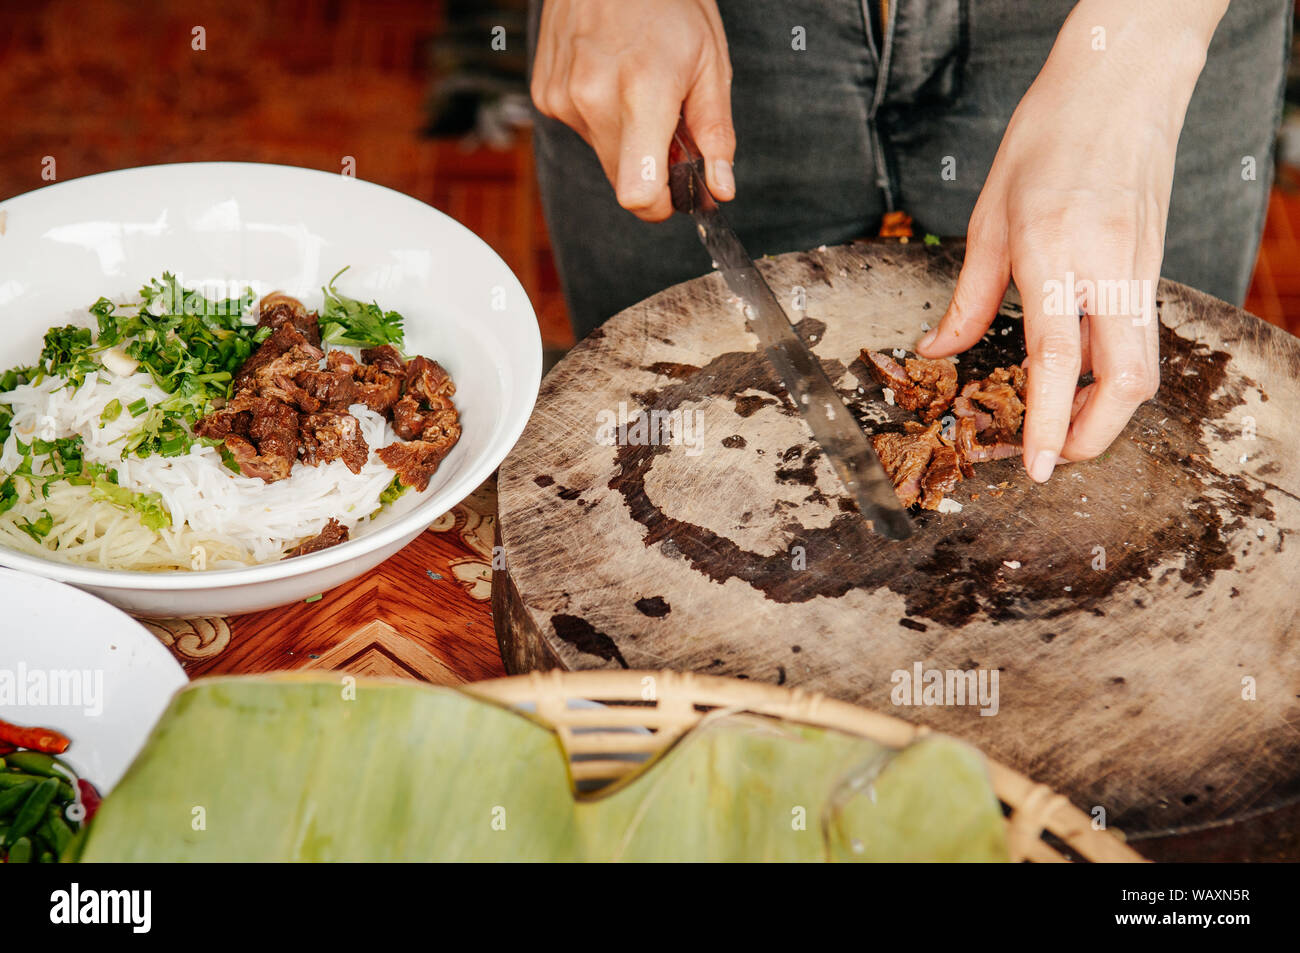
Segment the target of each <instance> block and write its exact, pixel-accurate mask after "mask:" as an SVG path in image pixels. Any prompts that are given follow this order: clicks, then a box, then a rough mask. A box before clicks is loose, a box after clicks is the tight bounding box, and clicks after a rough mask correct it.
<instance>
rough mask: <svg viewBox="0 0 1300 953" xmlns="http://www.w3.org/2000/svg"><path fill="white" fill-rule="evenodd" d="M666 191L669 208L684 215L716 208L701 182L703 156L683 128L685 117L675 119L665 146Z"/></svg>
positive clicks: (684, 127)
mask: <svg viewBox="0 0 1300 953" xmlns="http://www.w3.org/2000/svg"><path fill="white" fill-rule="evenodd" d="M668 189H669V191H670V192H671V193H672V198H673V208H675V209H676V210H677V211H679V212H682V213H684V214H686V215H690V214H691V213H693V212H695V211H697V210H704V211H707V210H711V209H715V208H717V202H715V201H714V199H713V195H712V194H710V192H709V187H708V186H707V185H705V182H704V156H703V154H701V152H700V149H699V146H697V145H696V144H695V139H694V138H693V137H692V136H691V131H690V130H689V129H687V128H686V117H685V116H679V117H678V119H677V131H676V132H674V133H673V139H672V142H670V143H669V144H668Z"/></svg>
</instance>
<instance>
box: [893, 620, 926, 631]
mask: <svg viewBox="0 0 1300 953" xmlns="http://www.w3.org/2000/svg"><path fill="white" fill-rule="evenodd" d="M898 624H899V625H901V626H902V627H903V628H905V629H911V630H912V631H913V632H925V631H927V630H928V629H929V628H930V627H929V626H928V625H926V624H925V623H924V622H917V621H916V620H915V619H899V620H898Z"/></svg>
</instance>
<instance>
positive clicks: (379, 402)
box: [356, 364, 402, 414]
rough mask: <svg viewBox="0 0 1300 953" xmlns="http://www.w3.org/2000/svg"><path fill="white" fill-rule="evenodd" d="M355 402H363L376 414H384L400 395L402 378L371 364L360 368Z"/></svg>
mask: <svg viewBox="0 0 1300 953" xmlns="http://www.w3.org/2000/svg"><path fill="white" fill-rule="evenodd" d="M360 372H361V377H360V380H359V381H358V383H357V399H356V403H359V404H365V405H366V406H367V407H369V408H370V409H371V410H373V411H374V412H375V413H377V414H386V413H388V411H389V410H391V409H392V407H393V405H394V404H395V403H397V401H398V399H399V398H400V397H401V396H402V378H401V376H400V375H398V374H390V373H388V372H387V371H385V370H383V369H382V368H379V367H376V366H374V365H373V364H364V365H362V366H361V368H360Z"/></svg>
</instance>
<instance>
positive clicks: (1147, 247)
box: [917, 0, 1226, 482]
mask: <svg viewBox="0 0 1300 953" xmlns="http://www.w3.org/2000/svg"><path fill="white" fill-rule="evenodd" d="M1166 5H1167V0H1166V2H1155V3H1151V4H1140V5H1137V9H1140V10H1141V11H1144V12H1141V13H1134V12H1133V10H1134V8H1128V7H1127V6H1126V0H1125V3H1119V2H1118V0H1084V2H1082V3H1080V4H1079V5H1078V6H1077V7H1075V9H1074V12H1072V13H1071V15H1070V17H1069V19H1068V20H1067V21H1066V24H1065V26H1064V27H1063V28H1062V30H1061V33H1060V35H1059V36H1058V38H1057V41H1056V45H1055V47H1054V48H1053V51H1052V54H1051V56H1050V57H1049V59H1048V61H1047V64H1046V65H1045V66H1044V68H1043V71H1042V72H1041V73H1040V74H1039V76H1038V78H1037V79H1036V80H1035V81H1034V83H1033V85H1032V86H1031V87H1030V88H1029V91H1028V92H1027V93H1026V94H1025V96H1024V98H1023V99H1022V100H1021V102H1020V104H1019V106H1018V107H1017V108H1016V111H1015V113H1014V115H1013V116H1012V118H1011V121H1010V123H1009V124H1008V126H1007V130H1006V133H1005V135H1004V136H1003V140H1002V145H1001V147H1000V148H999V149H998V153H997V156H996V158H995V159H994V161H993V167H992V169H991V170H990V172H989V176H988V179H987V180H986V182H985V184H984V188H983V191H982V192H981V193H980V197H979V201H978V202H977V203H976V206H975V210H974V212H973V213H972V214H971V219H970V224H969V228H968V232H967V246H966V260H965V262H964V263H963V265H962V269H961V274H960V276H959V278H958V281H957V287H956V290H955V291H954V294H953V298H952V302H951V304H950V305H949V306H948V310H947V312H946V313H945V314H944V316H943V320H942V321H941V322H940V324H939V326H938V327H937V328H936V329H934V330H933V331H931V332H930V333H929V334H927V335H926V336H925V337H924V338H923V339H922V340H921V342H920V343H919V344H918V345H917V352H918V353H920V354H921V355H922V356H924V357H929V358H935V357H944V356H947V355H951V354H956V353H958V352H961V351H964V350H966V349H967V348H970V347H971V346H973V345H974V344H976V343H977V342H978V341H979V340H980V338H981V337H982V336H983V335H984V333H985V332H986V331H987V330H988V327H989V325H990V324H991V323H992V321H993V318H994V317H995V315H996V314H997V310H998V307H999V305H1000V304H1001V302H1002V297H1003V294H1004V293H1005V291H1006V287H1007V281H1008V279H1014V280H1015V283H1016V287H1017V288H1018V289H1019V290H1020V296H1021V299H1022V302H1023V306H1024V330H1025V349H1026V352H1027V353H1028V355H1029V357H1028V361H1027V366H1028V389H1027V394H1026V401H1025V403H1026V406H1027V410H1026V414H1025V426H1024V462H1025V468H1026V470H1027V471H1028V472H1029V475H1030V476H1031V477H1032V478H1033V479H1035V480H1037V481H1039V482H1043V481H1045V480H1047V479H1048V477H1050V476H1051V474H1052V470H1053V468H1054V467H1055V466H1056V464H1057V463H1058V462H1059V461H1060V460H1061V459H1062V458H1064V459H1065V460H1084V459H1088V458H1090V457H1094V456H1096V455H1098V454H1100V453H1101V452H1102V451H1104V450H1105V449H1106V447H1108V446H1109V445H1110V443H1111V441H1113V440H1114V439H1115V437H1116V436H1117V435H1118V434H1119V433H1120V431H1121V430H1123V429H1124V426H1125V425H1126V424H1127V423H1128V420H1129V418H1130V417H1131V416H1132V414H1133V411H1134V410H1136V409H1137V407H1138V405H1140V404H1141V403H1142V402H1143V401H1145V400H1147V399H1149V398H1150V397H1152V396H1153V395H1154V394H1155V392H1156V388H1157V386H1158V385H1159V380H1160V370H1159V367H1160V358H1159V336H1158V335H1159V322H1158V321H1157V320H1156V317H1155V289H1156V284H1157V282H1158V280H1159V278H1160V262H1161V259H1162V257H1163V254H1164V235H1165V222H1166V218H1167V216H1168V212H1169V194H1170V190H1171V187H1172V183H1173V172H1174V155H1175V152H1176V149H1177V145H1178V136H1179V132H1180V131H1181V129H1182V122H1183V116H1184V114H1185V112H1186V109H1187V102H1188V100H1189V99H1190V98H1191V92H1192V88H1193V87H1194V86H1195V83H1196V78H1197V76H1198V75H1199V73H1200V70H1201V68H1202V66H1203V65H1204V60H1205V50H1206V48H1207V46H1208V43H1209V37H1210V35H1212V33H1213V29H1214V25H1215V24H1217V22H1218V19H1219V16H1221V15H1222V12H1223V11H1222V9H1221V8H1223V7H1226V3H1225V2H1224V0H1190V2H1187V0H1184V2H1183V3H1182V4H1179V5H1178V8H1177V9H1163V8H1164V7H1166ZM1099 8H1100V9H1099ZM1148 8H1153V9H1148ZM1193 8H1196V9H1198V10H1200V13H1202V14H1203V15H1204V17H1205V19H1206V21H1207V22H1208V30H1207V29H1204V28H1202V29H1200V30H1197V29H1194V28H1193V27H1192V26H1190V25H1189V24H1188V21H1190V20H1191V19H1194V17H1192V16H1190V15H1184V16H1183V17H1182V21H1183V22H1182V23H1181V25H1180V24H1179V19H1178V18H1179V15H1180V12H1181V13H1183V14H1187V13H1188V11H1191V10H1192V9H1193ZM1200 8H1204V9H1200ZM1214 8H1220V9H1218V13H1217V14H1214ZM1103 15H1105V16H1109V18H1110V19H1109V20H1107V21H1105V22H1108V23H1109V24H1110V38H1109V39H1110V46H1109V49H1108V50H1106V51H1094V50H1092V49H1091V48H1090V40H1091V36H1092V30H1093V29H1094V27H1093V26H1092V24H1094V23H1096V22H1097V18H1099V17H1102V16H1103ZM1211 15H1212V16H1211ZM1161 17H1164V18H1165V19H1164V20H1161V19H1160V18H1161ZM1171 18H1172V19H1171ZM1171 23H1172V24H1173V25H1171ZM1090 285H1091V288H1089V286H1090ZM1070 289H1074V290H1075V292H1076V294H1071V293H1070ZM1081 314H1082V315H1084V317H1083V318H1082V320H1080V315H1081ZM1088 371H1091V372H1092V374H1093V378H1094V382H1093V383H1091V384H1088V385H1087V386H1085V387H1083V388H1079V387H1078V381H1079V376H1080V374H1082V373H1085V372H1088Z"/></svg>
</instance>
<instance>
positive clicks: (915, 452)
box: [871, 421, 943, 506]
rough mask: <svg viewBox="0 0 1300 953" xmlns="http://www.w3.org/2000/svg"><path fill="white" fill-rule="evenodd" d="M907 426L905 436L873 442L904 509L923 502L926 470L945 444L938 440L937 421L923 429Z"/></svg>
mask: <svg viewBox="0 0 1300 953" xmlns="http://www.w3.org/2000/svg"><path fill="white" fill-rule="evenodd" d="M906 426H907V432H906V433H881V434H876V435H875V436H874V437H872V438H871V443H872V445H873V446H874V447H875V448H876V453H877V454H879V455H880V462H881V463H882V464H884V467H885V472H886V473H888V474H889V477H890V479H891V480H892V481H893V483H894V493H896V494H897V495H898V499H899V500H900V501H901V502H902V504H903V505H904V506H911V505H912V504H913V503H916V502H919V501H920V499H921V495H922V493H923V491H924V487H923V481H924V479H925V471H926V467H928V466H929V465H930V459H931V457H933V456H934V452H935V451H936V450H938V449H942V448H943V442H942V441H941V440H940V439H939V424H938V422H935V423H932V424H930V426H929V427H921V426H920V425H919V424H916V423H913V422H912V421H908V423H907V424H906ZM935 505H936V506H937V505H938V504H937V502H936V504H935Z"/></svg>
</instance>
